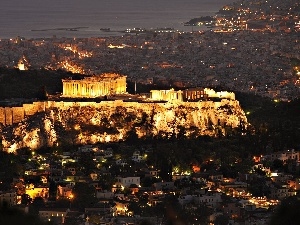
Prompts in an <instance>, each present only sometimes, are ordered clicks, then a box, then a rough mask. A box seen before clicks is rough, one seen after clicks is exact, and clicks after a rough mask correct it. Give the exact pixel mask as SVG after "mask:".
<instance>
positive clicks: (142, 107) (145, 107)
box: [0, 93, 239, 126]
mask: <svg viewBox="0 0 300 225" xmlns="http://www.w3.org/2000/svg"><path fill="white" fill-rule="evenodd" d="M228 94H229V95H230V93H228ZM229 99H230V98H229ZM229 99H220V102H213V101H202V102H181V101H175V102H165V103H161V102H159V103H155V102H149V103H147V102H145V103H139V102H123V101H122V100H116V101H101V102H63V101H60V102H56V101H46V102H33V103H32V104H23V106H20V107H0V123H2V124H3V125H5V126H7V125H12V124H13V123H19V122H20V121H22V120H23V119H24V118H26V117H28V116H32V115H34V114H35V113H38V112H44V111H46V110H47V109H53V108H57V109H59V110H67V109H68V108H72V107H79V108H81V107H93V108H96V109H101V110H103V109H105V110H106V111H107V112H110V113H113V112H115V110H116V108H117V107H125V108H126V110H127V112H137V113H138V112H139V111H143V112H146V113H151V112H152V111H153V110H154V111H161V109H164V110H166V109H170V110H172V109H175V108H177V107H179V106H184V107H189V108H191V110H196V109H217V108H219V107H220V106H222V105H224V104H229V103H230V104H231V105H232V106H234V107H236V106H238V105H239V102H238V101H232V100H229Z"/></svg>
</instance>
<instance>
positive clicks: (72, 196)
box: [69, 193, 74, 210]
mask: <svg viewBox="0 0 300 225" xmlns="http://www.w3.org/2000/svg"><path fill="white" fill-rule="evenodd" d="M73 198H74V195H73V194H72V193H71V194H70V196H69V200H70V207H69V208H70V210H71V206H72V200H73Z"/></svg>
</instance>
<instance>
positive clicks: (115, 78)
mask: <svg viewBox="0 0 300 225" xmlns="http://www.w3.org/2000/svg"><path fill="white" fill-rule="evenodd" d="M62 82H63V95H62V97H69V98H95V97H99V96H106V95H115V94H124V93H126V76H123V75H119V74H115V73H104V74H101V75H98V76H91V77H84V79H82V80H72V79H65V80H62Z"/></svg>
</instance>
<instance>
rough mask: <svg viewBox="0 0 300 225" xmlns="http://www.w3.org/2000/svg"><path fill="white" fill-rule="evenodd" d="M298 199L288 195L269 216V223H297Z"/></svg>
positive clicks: (299, 207) (294, 224)
mask: <svg viewBox="0 0 300 225" xmlns="http://www.w3.org/2000/svg"><path fill="white" fill-rule="evenodd" d="M299 214H300V200H298V199H297V198H296V197H289V198H287V199H285V200H283V201H282V202H281V204H280V205H279V206H278V207H277V209H276V211H275V212H274V214H273V215H272V217H271V220H270V225H282V224H285V225H299V224H300V217H299Z"/></svg>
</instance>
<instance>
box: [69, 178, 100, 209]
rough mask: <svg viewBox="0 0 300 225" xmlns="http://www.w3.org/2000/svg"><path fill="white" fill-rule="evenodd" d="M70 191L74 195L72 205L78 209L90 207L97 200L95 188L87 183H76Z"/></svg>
mask: <svg viewBox="0 0 300 225" xmlns="http://www.w3.org/2000/svg"><path fill="white" fill-rule="evenodd" d="M72 191H73V195H74V199H73V202H72V205H74V206H75V207H78V208H79V209H84V208H85V207H91V206H93V205H94V204H95V203H96V202H97V198H96V196H95V188H94V187H91V186H89V185H88V184H87V183H76V184H75V186H74V188H73V190H72Z"/></svg>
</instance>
